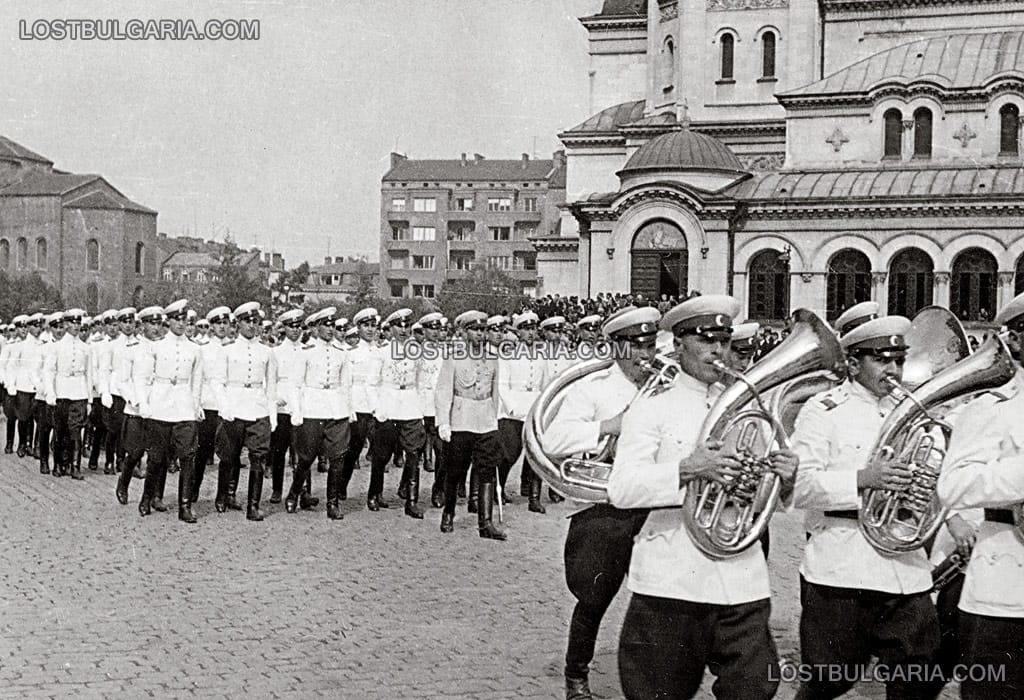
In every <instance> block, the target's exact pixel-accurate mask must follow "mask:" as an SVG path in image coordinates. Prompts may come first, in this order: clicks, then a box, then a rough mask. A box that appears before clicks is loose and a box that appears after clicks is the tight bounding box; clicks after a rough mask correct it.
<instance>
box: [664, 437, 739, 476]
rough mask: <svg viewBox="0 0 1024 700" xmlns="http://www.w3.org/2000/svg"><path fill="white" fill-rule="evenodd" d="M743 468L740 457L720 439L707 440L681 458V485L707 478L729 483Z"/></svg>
mask: <svg viewBox="0 0 1024 700" xmlns="http://www.w3.org/2000/svg"><path fill="white" fill-rule="evenodd" d="M742 470H743V464H742V463H741V462H740V459H739V457H737V455H736V453H735V452H734V451H732V450H731V449H724V443H722V442H721V441H720V440H707V441H706V442H704V443H703V444H701V445H698V446H697V448H696V449H695V450H694V451H693V452H692V453H691V454H690V456H689V457H683V458H682V459H681V460H679V487H680V488H682V487H683V486H685V485H686V484H687V483H689V482H691V481H693V480H694V479H707V480H710V481H717V482H719V483H722V484H727V483H729V482H730V481H732V480H733V479H735V478H736V477H737V476H739V474H740V472H741V471H742Z"/></svg>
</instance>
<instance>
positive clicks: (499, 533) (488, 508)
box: [441, 481, 508, 540]
mask: <svg viewBox="0 0 1024 700" xmlns="http://www.w3.org/2000/svg"><path fill="white" fill-rule="evenodd" d="M494 487H495V485H494V482H493V481H492V482H488V483H485V484H480V486H479V493H480V497H479V500H478V501H477V514H476V518H477V527H478V529H479V531H480V536H481V537H483V538H485V539H488V540H506V539H508V535H507V534H505V531H504V530H502V529H501V528H499V527H498V526H497V525H495V524H494V522H493V514H494V500H495V499H494V496H495V488H494ZM454 530H455V512H454V503H453V504H452V508H451V509H449V508H448V507H446V508H445V509H444V511H442V513H441V532H444V533H449V532H453V531H454Z"/></svg>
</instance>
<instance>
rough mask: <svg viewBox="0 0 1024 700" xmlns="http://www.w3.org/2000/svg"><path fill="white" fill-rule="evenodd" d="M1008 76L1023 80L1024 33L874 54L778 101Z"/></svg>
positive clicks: (941, 39) (924, 42)
mask: <svg viewBox="0 0 1024 700" xmlns="http://www.w3.org/2000/svg"><path fill="white" fill-rule="evenodd" d="M1005 73H1011V74H1015V75H1016V77H1018V78H1020V77H1024V31H1019V30H1018V31H1005V32H989V33H985V34H952V35H946V36H935V37H931V38H928V39H921V40H919V41H913V42H910V43H909V44H903V45H901V46H896V47H894V48H891V49H888V50H886V51H882V52H880V53H876V54H874V55H873V56H869V57H868V58H865V59H864V60H862V61H858V62H857V63H854V64H852V65H849V66H847V67H846V68H843V69H842V70H840V71H838V72H836V73H833V74H832V75H829V76H827V77H825V78H822V79H821V80H819V81H817V82H814V83H811V84H810V85H805V86H804V87H801V88H797V89H796V90H790V91H788V92H784V93H781V94H780V95H779V98H780V99H783V100H784V99H785V98H787V97H801V96H809V95H825V94H828V95H833V94H857V93H866V92H868V91H869V90H871V88H872V87H874V86H875V85H877V84H879V83H881V82H883V81H890V80H893V81H897V82H903V83H910V82H913V81H914V80H916V79H926V80H929V81H933V82H935V83H937V84H939V85H941V86H942V87H944V88H947V89H950V88H969V87H979V86H983V85H985V83H986V82H988V80H989V79H991V78H993V77H996V76H997V75H1000V74H1005Z"/></svg>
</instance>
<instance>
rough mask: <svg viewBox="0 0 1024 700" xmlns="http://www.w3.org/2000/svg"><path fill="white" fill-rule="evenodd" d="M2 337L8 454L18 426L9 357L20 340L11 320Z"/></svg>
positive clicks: (0, 370) (1, 376) (0, 351)
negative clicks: (3, 338)
mask: <svg viewBox="0 0 1024 700" xmlns="http://www.w3.org/2000/svg"><path fill="white" fill-rule="evenodd" d="M17 318H20V317H18V316H16V317H15V319H17ZM4 337H5V342H4V346H3V348H2V349H0V383H2V384H3V409H4V418H5V419H6V420H7V438H6V440H5V442H4V454H5V455H9V454H12V453H13V452H14V433H15V430H16V429H17V427H18V418H17V415H16V414H15V412H14V396H15V393H16V392H15V390H14V367H13V365H12V363H11V357H12V355H13V356H16V350H17V348H18V343H19V342H21V338H20V337H19V333H18V329H16V328H15V324H14V323H13V322H12V323H8V324H6V325H5V326H4ZM47 471H49V470H47Z"/></svg>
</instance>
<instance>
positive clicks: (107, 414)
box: [103, 396, 124, 464]
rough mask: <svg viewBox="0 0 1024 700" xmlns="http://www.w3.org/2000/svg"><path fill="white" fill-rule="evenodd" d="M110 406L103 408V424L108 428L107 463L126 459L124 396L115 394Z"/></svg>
mask: <svg viewBox="0 0 1024 700" xmlns="http://www.w3.org/2000/svg"><path fill="white" fill-rule="evenodd" d="M111 398H112V399H113V400H112V401H111V403H110V408H104V409H103V424H104V425H105V426H106V428H107V445H106V450H107V463H108V464H111V463H113V462H119V461H122V460H123V459H124V446H123V445H122V444H121V432H122V430H124V397H122V396H113V397H111Z"/></svg>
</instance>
